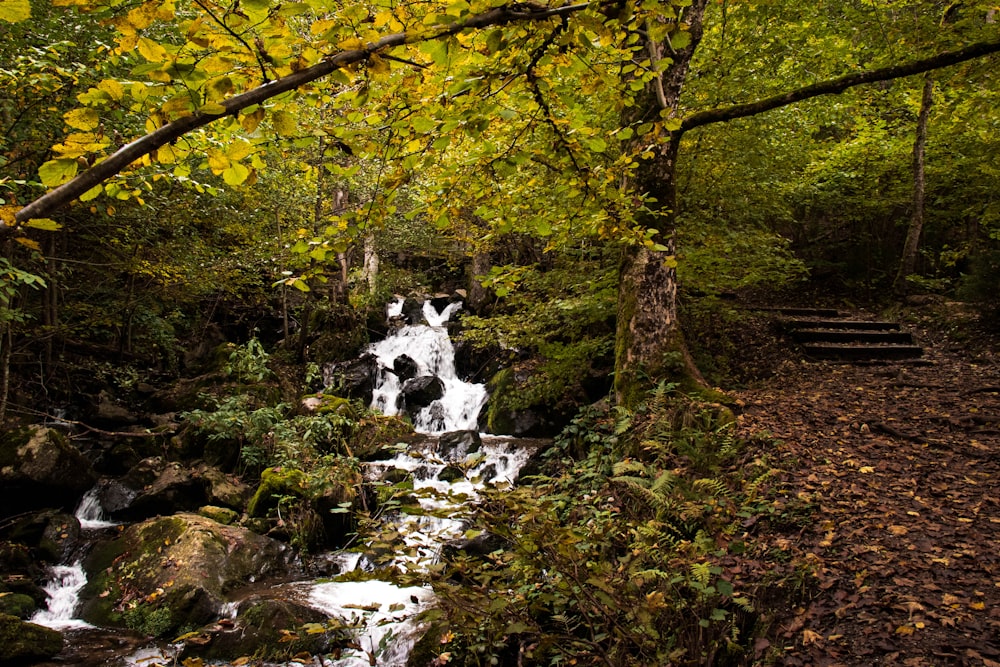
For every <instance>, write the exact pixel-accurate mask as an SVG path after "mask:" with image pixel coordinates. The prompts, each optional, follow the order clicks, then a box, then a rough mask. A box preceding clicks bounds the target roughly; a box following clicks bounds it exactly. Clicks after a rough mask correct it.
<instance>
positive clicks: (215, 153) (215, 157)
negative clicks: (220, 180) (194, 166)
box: [208, 148, 229, 175]
mask: <svg viewBox="0 0 1000 667" xmlns="http://www.w3.org/2000/svg"><path fill="white" fill-rule="evenodd" d="M208 167H209V169H211V170H212V172H213V173H215V174H217V175H218V174H221V173H222V172H223V170H225V169H228V168H229V158H228V157H226V154H225V153H223V152H222V151H220V150H219V149H218V148H212V149H209V151H208Z"/></svg>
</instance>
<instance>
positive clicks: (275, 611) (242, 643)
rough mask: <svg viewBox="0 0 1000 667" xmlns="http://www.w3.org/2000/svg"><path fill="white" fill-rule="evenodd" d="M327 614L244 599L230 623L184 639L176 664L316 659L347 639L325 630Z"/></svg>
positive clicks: (287, 603) (277, 602)
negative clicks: (192, 660)
mask: <svg viewBox="0 0 1000 667" xmlns="http://www.w3.org/2000/svg"><path fill="white" fill-rule="evenodd" d="M326 622H327V616H326V614H324V613H322V612H320V611H317V610H315V609H312V608H310V607H306V606H303V605H300V604H297V603H295V602H292V601H290V600H278V599H270V598H259V597H254V598H249V599H247V600H244V601H243V602H241V603H240V605H239V608H238V611H237V616H236V619H235V621H232V622H229V621H223V622H221V623H212V624H210V625H207V626H205V627H203V628H201V630H199V631H198V632H197V633H196V634H192V635H191V636H188V637H187V638H186V639H185V640H184V648H183V649H182V650H181V654H180V655H179V656H178V658H179V659H181V660H187V659H188V658H201V659H202V660H210V661H220V660H221V661H225V662H231V661H233V660H236V659H238V658H240V657H243V656H248V655H252V656H254V657H256V658H260V659H263V660H268V661H282V662H284V661H286V660H288V659H290V658H292V656H294V655H297V654H299V653H303V652H305V653H309V654H313V655H315V654H321V653H327V652H329V651H331V650H333V649H334V648H335V647H336V646H337V645H340V644H342V643H343V642H344V641H345V640H346V638H347V634H346V632H344V631H340V632H338V631H336V630H333V629H329V630H328V631H325V632H324V631H323V628H326V627H327V625H326Z"/></svg>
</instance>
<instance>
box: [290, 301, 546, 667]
mask: <svg viewBox="0 0 1000 667" xmlns="http://www.w3.org/2000/svg"><path fill="white" fill-rule="evenodd" d="M460 307H461V304H459V303H452V304H449V306H448V307H447V308H445V309H444V311H442V312H441V313H438V312H437V310H435V308H434V307H433V306H432V305H431V303H430V302H425V303H424V306H423V314H424V319H425V320H426V321H427V323H428V324H426V325H409V326H404V327H402V328H401V329H399V330H398V331H397V332H396V333H395V334H394V335H391V336H389V337H388V338H386V339H385V340H383V341H380V342H378V343H375V344H373V345H371V346H370V348H369V351H370V352H371V353H372V354H373V355H374V356H375V357H376V359H377V360H378V363H379V370H378V374H377V377H376V382H375V384H376V386H375V390H374V392H373V399H372V408H373V409H376V410H379V411H381V412H383V413H384V414H388V415H395V414H399V412H400V411H401V408H402V406H401V393H402V384H403V383H401V382H400V381H399V378H398V376H397V375H396V373H395V372H394V370H393V366H394V362H395V361H396V359H397V357H399V356H400V355H402V354H405V355H407V356H408V357H410V358H411V359H412V360H413V361H414V362H415V365H416V368H417V377H421V376H434V377H437V378H439V379H440V380H441V381H442V383H443V385H444V394H443V395H442V397H441V398H440V399H438V400H436V401H434V402H432V403H431V404H430V405H429V406H427V407H426V408H423V409H422V410H420V411H419V412H418V413H417V414H416V415H412V416H413V425H414V429H415V430H416V431H418V432H421V433H426V434H428V435H441V434H443V433H447V432H451V431H475V430H477V428H478V419H479V413H480V411H481V410H482V407H483V405H485V403H486V400H487V398H488V395H487V392H486V388H485V386H483V385H480V384H473V383H468V382H463V381H462V380H460V379H459V378H458V376H457V374H456V371H455V351H454V348H453V347H452V344H451V341H450V340H449V338H448V331H447V329H446V328H445V326H444V325H445V323H447V321H448V319H449V318H450V317H451V316H452V315H453V314H454V313H455V312H456V311H457V310H458V309H459V308H460ZM402 309H403V300H402V299H397V300H396V301H394V302H393V303H391V304H389V306H388V308H387V313H388V316H389V317H390V318H391V317H394V316H398V315H400V314H402ZM482 439H483V444H482V446H481V447H480V448H479V450H478V451H476V452H474V453H469V452H467V451H466V450H465V449H463V448H458V450H457V451H454V450H453V451H450V452H448V453H447V454H439V453H438V452H437V451H436V447H435V446H434V445H433V441H432V443H431V444H430V445H428V447H426V448H424V449H421V450H420V451H406V452H400V453H399V454H397V455H396V456H395V457H393V458H392V459H387V460H382V461H374V462H370V463H368V464H367V473H366V477H367V478H368V479H369V480H371V481H373V482H376V483H377V482H378V480H381V479H382V478H383V476H384V475H385V474H386V473H387V472H388V471H391V470H400V471H406V472H408V473H409V474H410V476H411V477H412V480H413V491H414V495H415V496H416V497H417V499H418V502H419V504H420V507H421V508H422V510H423V512H422V515H419V516H415V515H413V514H411V513H400V514H398V515H397V516H395V517H391V518H390V519H389V522H390V523H391V524H392V529H393V530H394V531H395V532H398V533H399V534H400V535H402V536H403V537H402V539H403V543H404V547H405V548H404V549H402V550H401V553H398V554H395V555H394V557H393V559H392V561H391V563H392V565H393V566H395V567H396V568H399V569H403V570H409V571H414V570H416V571H419V570H421V569H422V568H423V567H424V566H426V565H428V564H430V563H433V562H435V561H437V560H438V559H439V558H440V552H441V548H442V545H444V544H445V543H446V542H447V541H449V540H455V539H458V538H461V537H462V536H463V534H464V532H465V530H466V529H467V527H468V525H467V523H466V521H465V519H466V517H467V516H468V514H469V506H470V504H471V503H472V502H474V501H475V500H476V499H477V498H478V490H479V489H482V488H483V487H484V486H485V485H486V484H494V485H496V484H513V483H514V481H515V480H516V479H517V475H518V472H519V471H520V469H521V467H522V466H523V465H524V464H525V463H526V462H527V460H528V458H529V456H530V452H529V451H528V450H526V449H524V448H518V447H516V446H512V442H511V441H509V440H506V439H503V438H491V437H489V436H484V437H483V438H482ZM446 469H450V470H451V471H452V473H454V472H455V469H458V470H461V471H464V474H461V475H460V476H459V477H458V478H457V479H452V480H451V481H445V480H442V479H440V476H442V473H443V471H445V470H446ZM344 562H345V563H346V562H348V561H347V559H345V560H344ZM363 562H365V558H363V557H361V558H357V559H354V561H353V563H354V565H355V566H356V567H357V566H361V564H362V563H363ZM300 590H301V592H302V593H303V595H304V596H305V601H306V602H307V603H308V604H310V605H311V606H314V607H316V608H318V609H321V610H323V611H325V612H326V613H328V614H330V615H332V616H337V617H340V618H343V619H346V620H348V621H358V622H359V623H363V625H364V629H363V630H361V631H359V634H358V638H357V643H358V645H359V646H360V647H361V648H360V650H348V651H345V652H344V656H343V657H342V658H341V659H339V660H337V661H335V662H333V663H330V664H333V665H337V666H338V667H362V666H363V665H372V664H377V665H380V666H384V667H403V666H404V665H405V664H406V661H407V657H408V655H409V652H410V650H411V649H412V647H413V644H414V642H415V641H416V640H417V639H418V638H419V636H420V634H421V633H422V631H423V629H422V628H421V627H420V625H419V623H418V622H417V620H416V614H417V613H418V612H419V611H420V610H422V609H425V608H427V607H429V606H432V605H433V604H434V595H433V592H432V591H431V590H430V588H429V587H409V588H401V587H399V586H395V585H393V584H391V583H389V582H385V581H378V580H372V581H361V582H331V583H323V584H311V585H308V586H306V587H305V588H304V589H300Z"/></svg>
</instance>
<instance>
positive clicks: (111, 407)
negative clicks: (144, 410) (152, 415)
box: [93, 391, 139, 427]
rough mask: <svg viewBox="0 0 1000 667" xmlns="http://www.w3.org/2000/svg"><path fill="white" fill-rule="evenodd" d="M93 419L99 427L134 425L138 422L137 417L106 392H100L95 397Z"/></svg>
mask: <svg viewBox="0 0 1000 667" xmlns="http://www.w3.org/2000/svg"><path fill="white" fill-rule="evenodd" d="M93 416H94V419H95V421H96V422H97V423H98V424H100V425H114V426H116V427H117V426H119V425H121V424H135V423H137V422H138V421H139V417H138V415H136V414H135V413H134V412H132V411H131V410H129V409H128V408H126V407H125V406H123V405H121V404H120V403H118V402H117V401H115V399H114V398H112V396H111V395H110V394H108V392H106V391H102V392H101V393H100V394H98V397H97V408H96V409H95V410H94V415H93Z"/></svg>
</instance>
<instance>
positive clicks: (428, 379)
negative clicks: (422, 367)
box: [402, 375, 444, 411]
mask: <svg viewBox="0 0 1000 667" xmlns="http://www.w3.org/2000/svg"><path fill="white" fill-rule="evenodd" d="M402 393H403V398H404V400H405V401H406V407H407V409H408V410H410V411H413V410H417V409H419V408H425V407H427V406H428V405H430V404H431V403H433V402H434V401H436V400H438V399H439V398H441V397H442V396H444V382H442V381H441V379H440V378H436V377H434V376H432V375H424V376H421V377H417V378H411V379H409V380H407V381H406V382H404V383H403V389H402Z"/></svg>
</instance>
